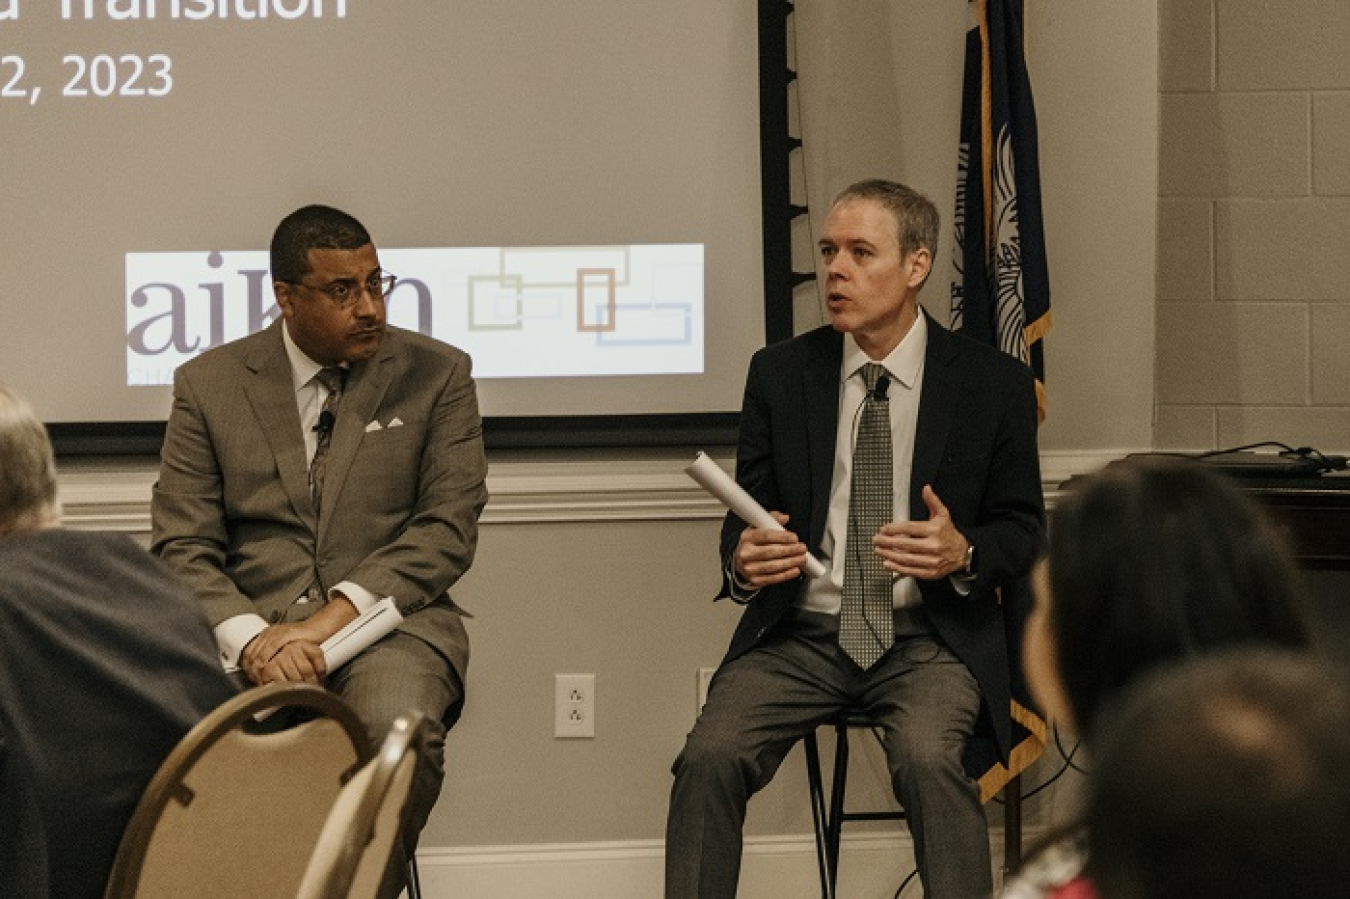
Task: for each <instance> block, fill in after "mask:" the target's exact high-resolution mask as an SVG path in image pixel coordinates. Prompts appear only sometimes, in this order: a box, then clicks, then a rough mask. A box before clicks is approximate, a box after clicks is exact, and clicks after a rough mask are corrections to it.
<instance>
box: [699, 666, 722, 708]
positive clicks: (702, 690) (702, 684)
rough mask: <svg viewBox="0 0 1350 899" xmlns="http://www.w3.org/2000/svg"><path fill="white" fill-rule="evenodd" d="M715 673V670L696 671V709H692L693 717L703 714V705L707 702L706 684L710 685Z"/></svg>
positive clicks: (701, 669) (703, 669) (702, 669)
mask: <svg viewBox="0 0 1350 899" xmlns="http://www.w3.org/2000/svg"><path fill="white" fill-rule="evenodd" d="M716 673H717V669H716V668H700V669H698V708H696V709H694V717H698V716H699V715H701V714H702V713H703V704H704V703H706V702H707V701H708V684H710V683H712V679H713V675H714V674H716Z"/></svg>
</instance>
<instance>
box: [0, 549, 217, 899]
mask: <svg viewBox="0 0 1350 899" xmlns="http://www.w3.org/2000/svg"><path fill="white" fill-rule="evenodd" d="M233 694H234V689H233V687H232V686H231V684H230V681H229V679H228V678H227V677H226V676H225V673H224V672H223V671H221V670H220V661H219V660H218V659H217V658H216V643H215V639H214V637H213V636H212V634H211V628H210V627H209V626H208V625H207V623H206V618H205V616H203V615H202V611H201V608H200V606H199V605H198V604H197V601H196V599H195V598H194V597H193V596H192V591H190V590H189V589H188V587H187V585H186V584H183V583H180V582H179V581H178V580H177V579H176V578H175V577H173V575H172V573H171V572H170V571H169V569H168V567H167V566H165V565H164V564H163V563H161V562H159V561H157V560H156V559H154V558H152V557H151V556H150V554H149V553H147V552H146V551H145V550H144V549H142V548H141V547H139V546H137V545H136V544H135V543H133V542H132V540H131V539H130V538H128V537H126V536H125V535H121V534H99V533H91V532H86V531H68V530H61V529H54V530H46V531H37V532H34V533H27V534H17V535H10V536H7V537H0V896H6V897H10V896H14V897H18V896H62V897H71V899H79V897H87V899H98V897H101V896H102V895H103V889H104V885H105V883H106V881H107V877H108V872H109V870H110V869H111V867H112V862H113V857H114V855H115V854H116V852H117V846H118V843H119V841H120V840H121V838H122V831H123V829H124V828H125V827H126V823H127V820H128V819H129V818H130V817H131V813H132V810H133V809H134V808H135V807H136V803H137V802H138V801H139V800H140V797H141V793H142V792H143V791H144V789H145V785H146V784H147V783H148V782H149V780H150V778H151V777H152V776H153V775H154V773H155V771H156V769H158V768H159V765H160V763H161V762H162V761H163V760H164V758H165V756H167V755H168V754H169V752H170V751H171V750H172V749H173V748H174V746H175V745H176V744H177V743H178V741H179V740H180V739H182V737H183V735H184V734H185V733H187V731H188V730H189V729H190V728H191V727H192V726H193V725H194V724H196V723H197V722H198V721H199V720H200V719H201V718H202V717H203V716H205V715H206V714H207V713H208V712H210V711H211V710H212V709H214V708H215V707H216V706H217V705H219V704H220V703H222V702H224V701H225V700H226V699H228V698H230V697H231V696H232V695H233Z"/></svg>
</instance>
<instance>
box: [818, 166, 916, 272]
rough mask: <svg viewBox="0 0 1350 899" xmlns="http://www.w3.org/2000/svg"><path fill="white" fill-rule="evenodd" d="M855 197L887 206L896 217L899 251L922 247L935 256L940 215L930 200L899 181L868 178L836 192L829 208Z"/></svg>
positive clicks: (850, 200)
mask: <svg viewBox="0 0 1350 899" xmlns="http://www.w3.org/2000/svg"><path fill="white" fill-rule="evenodd" d="M855 200H871V201H873V202H875V203H880V204H881V205H882V206H884V207H886V209H888V210H889V211H890V213H891V215H893V216H895V236H896V239H897V240H899V241H900V253H901V255H902V256H908V255H909V254H910V253H913V252H914V251H915V250H918V249H921V248H922V249H925V250H927V251H928V252H929V254H930V255H931V256H932V257H933V258H934V259H936V258H937V249H938V228H939V227H940V226H941V225H940V222H941V220H940V217H939V216H938V211H937V207H936V206H934V205H933V201H932V200H930V199H928V198H927V197H925V196H924V195H923V194H921V193H919V192H918V191H917V190H915V189H914V188H912V187H909V186H907V185H904V184H901V183H899V182H898V181H885V180H883V179H881V178H871V179H868V180H867V181H859V182H857V183H856V184H850V185H849V186H848V187H846V188H844V189H843V190H841V191H840V192H839V195H838V196H837V197H835V198H834V202H833V203H831V204H830V208H834V207H835V206H838V205H839V204H840V203H849V202H853V201H855Z"/></svg>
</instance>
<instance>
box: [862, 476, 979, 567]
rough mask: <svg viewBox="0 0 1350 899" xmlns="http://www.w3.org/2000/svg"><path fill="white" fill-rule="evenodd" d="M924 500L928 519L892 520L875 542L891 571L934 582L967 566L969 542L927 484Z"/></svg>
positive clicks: (876, 537)
mask: <svg viewBox="0 0 1350 899" xmlns="http://www.w3.org/2000/svg"><path fill="white" fill-rule="evenodd" d="M923 502H924V505H926V506H927V507H928V513H929V519H928V520H927V521H893V522H891V523H890V524H888V525H886V526H885V527H883V528H882V529H881V530H880V531H878V532H877V534H876V536H875V537H873V538H872V545H873V546H874V547H875V548H876V551H877V554H878V555H880V556H881V558H882V560H883V564H884V565H885V566H886V568H887V569H889V570H890V571H893V572H894V573H896V574H898V575H902V576H908V577H916V578H919V579H921V580H926V581H931V580H937V579H938V578H943V577H946V576H947V575H949V574H952V573H953V572H956V571H958V570H960V569H961V568H963V567H964V566H965V564H966V550H967V548H968V547H969V546H970V541H969V540H967V539H966V538H965V536H964V535H963V534H962V533H961V532H960V531H958V530H957V529H956V525H954V524H953V523H952V516H951V513H950V512H948V511H947V507H946V506H944V505H943V504H942V500H940V499H938V495H937V493H936V492H934V490H933V488H932V487H931V486H928V485H924V488H923Z"/></svg>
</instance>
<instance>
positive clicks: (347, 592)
mask: <svg viewBox="0 0 1350 899" xmlns="http://www.w3.org/2000/svg"><path fill="white" fill-rule="evenodd" d="M334 593H341V594H342V595H343V596H345V597H346V598H347V600H348V601H349V602H350V603H351V604H352V605H354V606H356V614H358V615H364V614H365V613H366V612H367V611H369V610H370V609H371V608H372V607H373V606H374V605H375V603H377V602H379V601H380V598H379V597H378V596H376V595H375V594H374V593H371V592H370V591H369V590H367V589H366V588H365V587H362V586H361V585H360V584H353V583H352V582H351V581H343V582H342V583H340V584H336V585H334V586H332V587H329V588H328V598H329V599H330V600H331V599H332V598H333V594H334Z"/></svg>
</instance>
